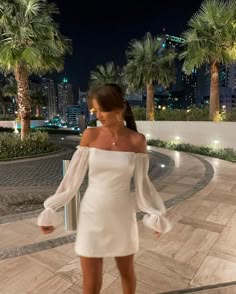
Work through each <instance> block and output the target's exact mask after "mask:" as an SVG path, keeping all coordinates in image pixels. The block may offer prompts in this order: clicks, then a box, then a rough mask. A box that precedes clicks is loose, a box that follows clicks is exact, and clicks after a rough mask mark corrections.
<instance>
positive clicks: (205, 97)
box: [197, 64, 236, 111]
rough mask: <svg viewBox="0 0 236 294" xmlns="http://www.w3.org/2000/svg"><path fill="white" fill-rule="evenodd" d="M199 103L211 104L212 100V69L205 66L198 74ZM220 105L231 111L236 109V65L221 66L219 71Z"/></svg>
mask: <svg viewBox="0 0 236 294" xmlns="http://www.w3.org/2000/svg"><path fill="white" fill-rule="evenodd" d="M197 80H198V81H197V84H198V88H197V103H198V104H201V105H204V104H209V98H210V83H211V75H210V67H209V65H204V66H202V67H201V69H200V70H199V71H198V74H197ZM219 90H220V105H221V107H223V108H225V109H226V110H228V111H230V110H231V109H232V108H234V107H236V98H235V96H236V64H232V65H228V66H224V65H220V70H219Z"/></svg>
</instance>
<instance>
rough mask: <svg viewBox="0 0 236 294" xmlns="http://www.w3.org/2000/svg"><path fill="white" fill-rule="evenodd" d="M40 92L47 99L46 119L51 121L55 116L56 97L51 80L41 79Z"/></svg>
mask: <svg viewBox="0 0 236 294" xmlns="http://www.w3.org/2000/svg"><path fill="white" fill-rule="evenodd" d="M42 92H43V95H44V96H45V97H46V99H47V106H46V117H47V119H52V118H53V117H54V116H56V115H57V95H56V88H55V83H54V81H53V80H52V79H47V78H43V79H42Z"/></svg>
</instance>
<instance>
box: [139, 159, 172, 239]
mask: <svg viewBox="0 0 236 294" xmlns="http://www.w3.org/2000/svg"><path fill="white" fill-rule="evenodd" d="M148 169H149V156H148V154H142V153H138V154H137V156H136V158H135V169H134V184H135V192H136V193H135V194H136V203H137V206H138V208H139V209H140V210H141V211H143V212H146V213H147V214H145V215H144V217H143V223H144V225H145V226H146V227H148V228H150V229H153V230H155V231H157V232H160V233H167V232H168V231H170V230H171V228H172V225H171V223H170V222H169V220H168V219H167V218H166V217H165V213H166V208H165V205H164V203H163V201H162V199H161V197H160V195H159V193H158V192H157V190H156V188H155V187H154V185H153V184H152V182H151V180H150V178H149V176H148Z"/></svg>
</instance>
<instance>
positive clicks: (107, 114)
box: [92, 99, 123, 126]
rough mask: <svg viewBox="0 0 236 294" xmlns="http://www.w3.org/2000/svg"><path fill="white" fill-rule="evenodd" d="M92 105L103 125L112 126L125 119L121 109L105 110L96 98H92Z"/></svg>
mask: <svg viewBox="0 0 236 294" xmlns="http://www.w3.org/2000/svg"><path fill="white" fill-rule="evenodd" d="M92 105H93V109H92V112H93V113H95V114H96V117H97V119H98V120H99V121H100V122H101V124H102V125H103V126H112V125H116V124H117V123H118V122H121V121H123V117H122V111H121V110H113V111H104V110H103V109H102V108H101V107H100V106H99V104H98V103H97V101H96V100H95V99H93V100H92Z"/></svg>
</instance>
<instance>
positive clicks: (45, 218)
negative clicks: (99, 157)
mask: <svg viewBox="0 0 236 294" xmlns="http://www.w3.org/2000/svg"><path fill="white" fill-rule="evenodd" d="M88 156H89V148H88V147H83V146H77V150H76V151H75V153H74V155H73V157H72V159H71V161H70V164H69V167H68V170H67V172H66V174H65V176H64V178H63V179H62V181H61V183H60V185H59V187H58V188H57V190H56V192H55V194H54V195H52V196H50V197H49V198H47V199H46V200H45V201H44V208H45V209H44V210H43V211H42V212H41V213H40V215H39V216H38V220H37V224H38V226H56V225H57V224H58V223H59V222H60V219H59V217H58V215H57V214H56V210H57V209H59V208H60V207H62V206H64V205H65V204H66V203H68V202H69V201H70V200H71V199H72V198H73V196H74V195H75V194H76V192H77V191H78V189H79V187H80V185H81V184H82V182H83V179H84V177H85V174H86V172H87V169H88Z"/></svg>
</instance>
